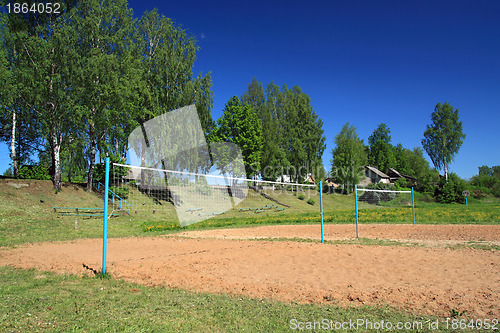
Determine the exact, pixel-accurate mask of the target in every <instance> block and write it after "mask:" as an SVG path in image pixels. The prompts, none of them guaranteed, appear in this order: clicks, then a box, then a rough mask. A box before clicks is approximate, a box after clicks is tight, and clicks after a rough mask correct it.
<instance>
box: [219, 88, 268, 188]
mask: <svg viewBox="0 0 500 333" xmlns="http://www.w3.org/2000/svg"><path fill="white" fill-rule="evenodd" d="M217 124H218V127H217V128H216V129H215V130H214V132H213V134H212V138H211V140H210V141H212V142H229V143H233V144H236V145H238V146H239V147H240V149H241V153H242V155H243V162H244V165H245V170H246V176H247V177H248V178H251V177H252V176H254V175H255V174H256V173H257V172H258V171H259V170H260V160H261V153H262V145H263V138H262V126H261V122H260V120H259V118H258V117H257V114H256V113H255V110H254V109H253V108H252V107H251V106H250V105H248V104H242V103H241V102H240V100H239V98H238V97H237V96H233V97H231V99H230V100H229V102H227V104H226V106H225V108H224V112H223V114H222V116H221V117H220V118H219V120H218V121H217Z"/></svg>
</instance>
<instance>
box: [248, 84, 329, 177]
mask: <svg viewBox="0 0 500 333" xmlns="http://www.w3.org/2000/svg"><path fill="white" fill-rule="evenodd" d="M242 100H243V101H244V102H245V103H248V104H249V105H251V106H252V107H253V108H254V109H255V110H256V112H257V115H258V116H259V118H260V121H261V123H262V132H263V138H264V143H263V148H262V162H261V169H260V174H261V175H262V177H263V178H264V179H270V180H276V179H278V178H280V177H281V176H283V175H286V176H288V177H289V179H291V180H293V181H298V182H302V181H304V179H305V178H306V176H307V175H308V174H313V175H317V174H318V173H320V172H322V171H323V169H322V168H323V163H322V156H323V152H324V150H325V148H326V145H325V140H326V138H325V136H324V131H323V128H322V127H323V121H322V120H321V119H320V118H319V117H318V115H317V114H316V113H315V112H314V110H313V108H312V106H311V99H310V97H309V96H308V95H307V94H306V93H304V92H303V91H302V89H301V88H300V87H298V86H294V87H293V88H291V89H289V88H288V86H287V85H286V84H285V85H283V87H282V88H281V89H280V87H279V86H277V85H276V84H275V83H274V82H271V83H269V84H268V85H267V87H266V89H264V88H263V86H262V84H261V83H260V82H258V81H257V80H256V79H255V78H253V79H252V81H251V82H250V84H249V85H248V89H247V91H246V92H245V93H244V94H243V96H242Z"/></svg>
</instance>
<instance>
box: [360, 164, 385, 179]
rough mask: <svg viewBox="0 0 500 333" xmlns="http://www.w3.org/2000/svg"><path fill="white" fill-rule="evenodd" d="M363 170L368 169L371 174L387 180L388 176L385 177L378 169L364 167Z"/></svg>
mask: <svg viewBox="0 0 500 333" xmlns="http://www.w3.org/2000/svg"><path fill="white" fill-rule="evenodd" d="M365 168H366V169H368V170H370V171H371V172H373V173H375V174H376V175H378V176H379V177H380V178H389V176H388V175H386V174H385V173H383V172H382V171H380V170H379V169H377V168H375V167H372V166H369V165H367V166H365Z"/></svg>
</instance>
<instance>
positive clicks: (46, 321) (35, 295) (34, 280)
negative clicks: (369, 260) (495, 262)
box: [0, 267, 458, 332]
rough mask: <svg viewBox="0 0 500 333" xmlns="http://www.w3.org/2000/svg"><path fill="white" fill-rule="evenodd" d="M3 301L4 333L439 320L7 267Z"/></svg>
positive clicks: (1, 282)
mask: <svg viewBox="0 0 500 333" xmlns="http://www.w3.org/2000/svg"><path fill="white" fill-rule="evenodd" d="M0 300H1V302H0V331H2V332H35V331H36V332H39V331H47V332H70V331H71V332H97V331H99V332H208V331H210V332H228V331H250V332H289V331H290V323H291V320H292V319H296V320H297V321H300V322H307V321H309V322H311V321H321V320H322V319H326V320H328V321H333V322H334V323H335V322H348V321H349V320H356V319H364V320H365V321H370V322H372V323H374V322H381V321H384V322H392V323H396V322H419V323H422V325H424V326H423V327H424V330H423V331H429V330H428V329H425V328H426V327H427V326H428V325H429V322H435V321H436V320H438V319H437V318H434V317H428V316H420V315H417V314H411V313H408V312H404V311H396V310H394V309H392V308H390V307H387V306H360V307H358V306H355V307H341V306H337V305H335V304H331V302H330V303H328V297H326V298H325V300H326V301H327V302H326V304H324V305H315V304H295V303H284V302H277V301H273V300H267V299H250V298H246V297H236V296H228V295H213V294H206V293H193V292H188V291H184V290H178V289H168V288H164V287H146V286H142V285H138V284H133V283H128V282H124V281H120V280H115V279H112V278H111V279H97V278H89V277H77V276H72V275H56V274H53V273H50V272H39V271H36V270H20V269H12V268H8V267H0ZM457 313H458V311H456V310H455V312H454V313H451V314H457ZM451 314H450V315H451ZM440 328H441V330H442V331H446V330H445V324H444V322H443V320H442V319H441V322H440ZM353 331H355V330H347V332H353ZM449 331H450V332H451V331H452V330H451V329H450V330H449ZM401 332H405V330H402V331H401Z"/></svg>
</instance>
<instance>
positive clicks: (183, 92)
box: [134, 10, 215, 172]
mask: <svg viewBox="0 0 500 333" xmlns="http://www.w3.org/2000/svg"><path fill="white" fill-rule="evenodd" d="M195 42H196V41H195V39H194V38H193V37H192V36H189V35H188V34H187V33H186V32H185V31H184V30H183V29H181V28H180V27H179V26H176V25H175V24H174V22H173V21H172V20H170V19H169V18H166V17H164V16H162V15H160V14H159V13H158V12H157V11H156V10H153V11H149V12H145V13H144V14H143V15H142V16H141V18H140V19H139V21H138V23H137V29H136V32H135V34H134V45H135V46H136V49H135V51H134V52H135V57H136V58H137V59H141V63H140V68H141V76H142V79H141V81H140V85H139V86H138V89H137V91H138V95H139V96H138V97H139V100H140V103H139V104H138V105H139V108H140V110H139V112H138V113H137V116H136V118H135V121H136V123H137V124H138V125H141V124H143V123H144V122H146V121H148V120H150V119H153V118H154V117H157V116H159V115H161V114H163V113H165V112H168V111H172V110H175V109H178V108H181V107H184V106H187V105H192V104H195V105H196V109H197V111H198V117H199V120H200V122H201V126H202V129H203V132H204V134H205V136H206V137H208V134H209V133H210V132H212V130H213V129H214V127H215V123H214V121H213V119H212V116H211V109H212V107H213V92H212V78H211V75H210V73H208V74H206V75H202V74H199V75H198V76H197V77H196V78H194V77H193V66H194V60H195V58H196V52H197V50H198V47H197V46H196V43H195ZM169 126H171V127H172V129H173V130H176V131H179V133H180V132H182V131H183V130H189V129H192V128H194V127H192V126H191V127H189V128H187V129H186V128H185V127H184V126H183V124H178V126H174V125H169ZM193 135H195V134H194V133H193ZM171 144H172V145H173V146H172V147H173V148H174V149H173V150H175V149H177V151H178V150H180V149H181V148H182V147H181V146H182V144H183V143H182V142H179V143H178V144H179V145H180V146H175V143H171ZM146 148H147V147H136V149H137V150H138V151H137V152H136V153H137V154H138V156H141V159H142V161H141V163H142V164H143V163H144V156H145V151H146ZM198 153H199V152H193V153H192V154H189V155H190V156H189V158H190V160H189V161H184V162H182V163H183V164H184V165H183V167H184V168H187V170H189V171H192V172H197V171H203V170H194V169H193V170H192V169H191V167H195V166H200V165H204V163H202V162H203V161H202V159H204V158H205V156H195V155H196V154H198ZM176 163H181V162H180V161H177V160H176V161H169V162H167V165H168V166H169V167H172V168H176V167H180V166H175V165H176Z"/></svg>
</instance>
